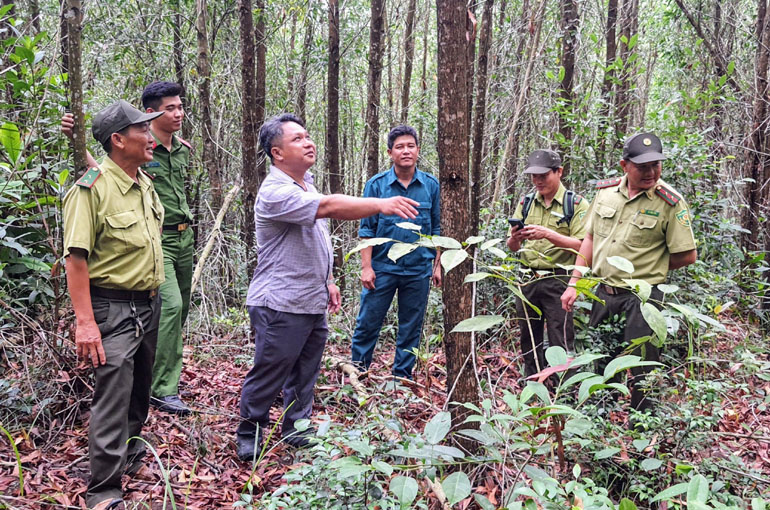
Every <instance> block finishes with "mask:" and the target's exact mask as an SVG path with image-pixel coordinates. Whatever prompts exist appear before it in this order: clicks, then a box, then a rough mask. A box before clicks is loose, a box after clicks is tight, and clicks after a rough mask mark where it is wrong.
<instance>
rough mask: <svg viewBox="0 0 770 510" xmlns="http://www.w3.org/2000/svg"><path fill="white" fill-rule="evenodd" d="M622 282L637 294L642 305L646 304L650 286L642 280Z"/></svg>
mask: <svg viewBox="0 0 770 510" xmlns="http://www.w3.org/2000/svg"><path fill="white" fill-rule="evenodd" d="M623 281H624V282H625V283H626V285H628V286H629V287H631V288H632V289H634V290H635V291H636V293H637V294H639V299H641V300H642V303H646V302H647V300H649V299H650V294H651V293H652V285H650V284H649V283H647V282H646V281H644V280H636V279H634V278H624V279H623Z"/></svg>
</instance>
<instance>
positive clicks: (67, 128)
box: [61, 113, 99, 168]
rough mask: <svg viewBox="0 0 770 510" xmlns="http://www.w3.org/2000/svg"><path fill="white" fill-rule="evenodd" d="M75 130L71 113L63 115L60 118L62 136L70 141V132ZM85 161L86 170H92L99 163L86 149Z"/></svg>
mask: <svg viewBox="0 0 770 510" xmlns="http://www.w3.org/2000/svg"><path fill="white" fill-rule="evenodd" d="M74 128H75V119H74V117H73V116H72V114H71V113H65V114H64V117H62V118H61V132H62V133H64V135H65V136H66V137H67V138H69V139H70V140H72V130H73V129H74ZM86 160H87V162H88V168H94V167H98V166H99V163H97V162H96V160H95V159H94V157H93V156H92V155H91V151H89V150H88V149H86Z"/></svg>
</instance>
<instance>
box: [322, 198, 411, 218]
mask: <svg viewBox="0 0 770 510" xmlns="http://www.w3.org/2000/svg"><path fill="white" fill-rule="evenodd" d="M418 205H420V203H419V202H415V201H414V200H412V199H411V198H406V197H391V198H360V197H351V196H348V195H324V196H323V198H321V203H320V204H319V205H318V211H317V212H316V216H315V217H316V218H333V219H335V220H359V219H361V218H366V217H367V216H372V215H374V214H378V213H382V214H387V215H396V216H400V217H401V218H404V219H411V220H413V219H415V218H416V217H417V209H415V207H417V206H418Z"/></svg>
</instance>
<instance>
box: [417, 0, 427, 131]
mask: <svg viewBox="0 0 770 510" xmlns="http://www.w3.org/2000/svg"><path fill="white" fill-rule="evenodd" d="M426 7H428V8H426V9H425V24H424V27H423V33H422V75H421V77H420V88H421V90H422V95H421V96H420V107H421V110H422V111H425V109H426V108H427V104H426V101H427V98H428V79H427V77H426V70H427V67H428V27H429V25H430V8H429V7H430V0H426ZM423 118H424V117H423V116H420V120H419V127H418V130H417V137H418V138H419V139H420V140H422V133H423V127H424V124H425V122H424V120H423Z"/></svg>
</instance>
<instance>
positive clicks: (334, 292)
mask: <svg viewBox="0 0 770 510" xmlns="http://www.w3.org/2000/svg"><path fill="white" fill-rule="evenodd" d="M341 306H342V296H341V295H340V289H339V287H337V286H336V285H334V284H333V283H330V284H329V307H328V310H329V313H337V312H339V311H340V307H341Z"/></svg>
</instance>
